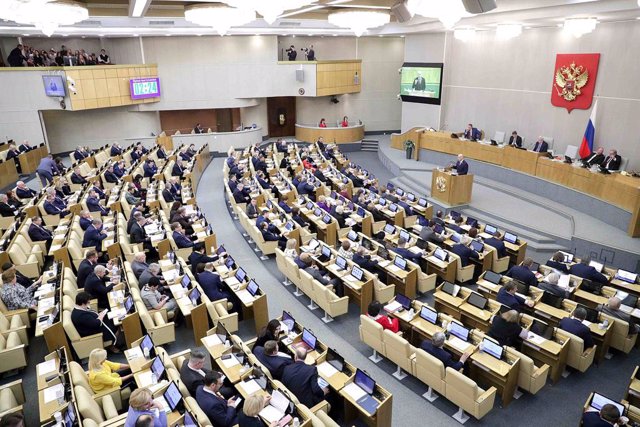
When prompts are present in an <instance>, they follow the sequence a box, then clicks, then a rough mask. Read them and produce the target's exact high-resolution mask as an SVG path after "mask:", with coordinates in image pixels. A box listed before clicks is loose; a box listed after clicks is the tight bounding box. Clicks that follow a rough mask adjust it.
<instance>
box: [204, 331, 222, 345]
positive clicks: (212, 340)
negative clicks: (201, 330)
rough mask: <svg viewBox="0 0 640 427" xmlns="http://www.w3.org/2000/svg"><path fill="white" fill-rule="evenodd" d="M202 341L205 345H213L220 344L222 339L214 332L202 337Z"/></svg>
mask: <svg viewBox="0 0 640 427" xmlns="http://www.w3.org/2000/svg"><path fill="white" fill-rule="evenodd" d="M202 343H203V344H204V345H205V346H206V347H213V346H214V345H218V344H222V341H220V337H218V336H217V335H216V334H213V335H208V336H206V337H203V338H202Z"/></svg>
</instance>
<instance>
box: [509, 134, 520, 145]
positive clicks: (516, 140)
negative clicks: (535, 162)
mask: <svg viewBox="0 0 640 427" xmlns="http://www.w3.org/2000/svg"><path fill="white" fill-rule="evenodd" d="M509 145H511V146H513V147H518V148H522V137H521V136H519V135H518V132H516V131H515V130H514V131H513V132H511V137H510V138H509Z"/></svg>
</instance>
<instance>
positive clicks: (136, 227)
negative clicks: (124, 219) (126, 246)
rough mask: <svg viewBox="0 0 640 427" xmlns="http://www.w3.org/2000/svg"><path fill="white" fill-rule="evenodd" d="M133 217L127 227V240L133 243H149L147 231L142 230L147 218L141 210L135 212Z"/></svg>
mask: <svg viewBox="0 0 640 427" xmlns="http://www.w3.org/2000/svg"><path fill="white" fill-rule="evenodd" d="M134 219H135V221H134V222H133V224H131V228H130V229H129V241H130V242H131V243H134V244H137V243H142V244H143V245H144V244H145V243H146V242H149V243H151V238H150V237H149V236H147V232H146V231H145V230H144V226H145V224H146V223H147V219H146V218H145V217H144V215H142V212H136V213H135V214H134Z"/></svg>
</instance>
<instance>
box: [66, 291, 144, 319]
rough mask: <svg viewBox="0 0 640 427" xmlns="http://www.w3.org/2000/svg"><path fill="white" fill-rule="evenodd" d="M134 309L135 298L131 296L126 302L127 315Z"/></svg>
mask: <svg viewBox="0 0 640 427" xmlns="http://www.w3.org/2000/svg"><path fill="white" fill-rule="evenodd" d="M132 308H133V297H132V296H131V295H129V296H128V297H127V299H126V300H125V301H124V311H125V312H126V313H129V312H130V311H131V309H132ZM54 317H55V316H54Z"/></svg>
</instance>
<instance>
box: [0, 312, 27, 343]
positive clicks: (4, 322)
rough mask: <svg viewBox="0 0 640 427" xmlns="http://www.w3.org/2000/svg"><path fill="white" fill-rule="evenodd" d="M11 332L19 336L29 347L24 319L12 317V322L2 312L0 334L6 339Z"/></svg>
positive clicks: (0, 315) (0, 314)
mask: <svg viewBox="0 0 640 427" xmlns="http://www.w3.org/2000/svg"><path fill="white" fill-rule="evenodd" d="M11 332H15V333H16V334H18V337H19V338H20V342H23V343H25V345H29V335H28V333H27V326H26V325H25V324H24V323H23V322H22V318H20V316H12V317H11V320H9V319H7V318H6V317H5V315H4V314H3V313H1V312H0V333H2V335H4V336H5V337H6V336H7V335H8V334H9V333H11Z"/></svg>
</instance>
